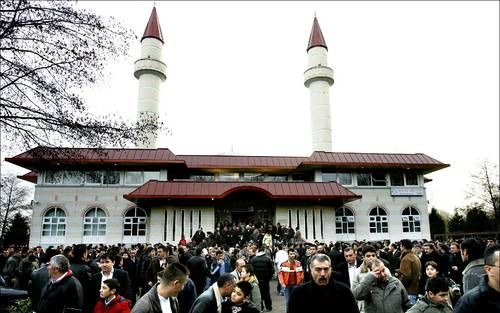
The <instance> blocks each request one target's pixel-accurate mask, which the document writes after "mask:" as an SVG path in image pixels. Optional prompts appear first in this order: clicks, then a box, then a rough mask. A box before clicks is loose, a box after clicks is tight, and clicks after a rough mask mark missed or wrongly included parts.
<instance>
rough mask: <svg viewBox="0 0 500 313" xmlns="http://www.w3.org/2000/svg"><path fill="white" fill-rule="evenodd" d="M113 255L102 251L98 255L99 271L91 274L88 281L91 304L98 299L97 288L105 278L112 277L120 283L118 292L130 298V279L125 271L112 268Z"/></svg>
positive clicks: (99, 287) (113, 262) (98, 288)
mask: <svg viewBox="0 0 500 313" xmlns="http://www.w3.org/2000/svg"><path fill="white" fill-rule="evenodd" d="M114 264H115V261H114V257H112V256H111V255H109V254H107V253H104V254H101V255H100V257H99V267H100V268H101V271H100V272H99V273H96V274H94V275H93V276H92V280H91V283H90V288H91V295H92V296H93V297H92V306H94V305H95V304H96V302H97V300H98V299H99V290H100V289H101V285H102V282H103V281H105V280H106V279H110V278H114V279H116V280H118V282H119V283H120V288H119V289H118V294H119V295H121V296H123V297H125V298H126V299H128V300H131V299H132V289H131V288H130V279H129V277H128V273H127V272H126V271H123V270H120V269H117V268H114Z"/></svg>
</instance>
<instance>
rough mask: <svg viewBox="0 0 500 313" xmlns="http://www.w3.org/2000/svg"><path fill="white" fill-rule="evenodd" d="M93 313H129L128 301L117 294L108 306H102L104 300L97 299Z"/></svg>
mask: <svg viewBox="0 0 500 313" xmlns="http://www.w3.org/2000/svg"><path fill="white" fill-rule="evenodd" d="M93 313H130V301H129V300H127V299H125V298H124V297H122V296H120V295H119V294H117V295H116V297H115V298H114V299H113V300H112V301H111V302H110V303H109V304H108V305H104V299H99V301H97V304H96V305H95V308H94V311H93Z"/></svg>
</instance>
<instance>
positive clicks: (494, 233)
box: [433, 231, 500, 241]
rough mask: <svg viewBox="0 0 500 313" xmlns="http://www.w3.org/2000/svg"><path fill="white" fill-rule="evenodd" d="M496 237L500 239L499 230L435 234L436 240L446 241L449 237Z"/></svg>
mask: <svg viewBox="0 0 500 313" xmlns="http://www.w3.org/2000/svg"><path fill="white" fill-rule="evenodd" d="M474 237H479V238H489V237H492V238H496V240H500V232H498V231H484V232H474V233H464V232H459V233H449V234H435V235H434V236H433V238H434V240H439V241H445V240H446V239H448V238H454V239H466V238H474Z"/></svg>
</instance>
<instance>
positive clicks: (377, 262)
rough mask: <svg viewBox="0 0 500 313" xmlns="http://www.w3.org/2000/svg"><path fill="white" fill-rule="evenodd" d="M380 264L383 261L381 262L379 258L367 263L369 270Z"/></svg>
mask: <svg viewBox="0 0 500 313" xmlns="http://www.w3.org/2000/svg"><path fill="white" fill-rule="evenodd" d="M380 264H384V262H382V261H381V260H380V259H373V260H372V261H371V262H370V263H369V264H368V268H369V269H370V270H372V269H373V267H377V266H380Z"/></svg>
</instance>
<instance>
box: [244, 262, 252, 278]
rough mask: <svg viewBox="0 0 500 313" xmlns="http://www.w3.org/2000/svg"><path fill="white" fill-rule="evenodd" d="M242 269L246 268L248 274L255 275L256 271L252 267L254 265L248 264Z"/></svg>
mask: <svg viewBox="0 0 500 313" xmlns="http://www.w3.org/2000/svg"><path fill="white" fill-rule="evenodd" d="M242 267H244V268H246V270H247V273H248V274H249V275H250V276H253V275H255V269H254V267H253V265H252V264H250V263H248V264H246V265H244V266H242Z"/></svg>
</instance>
